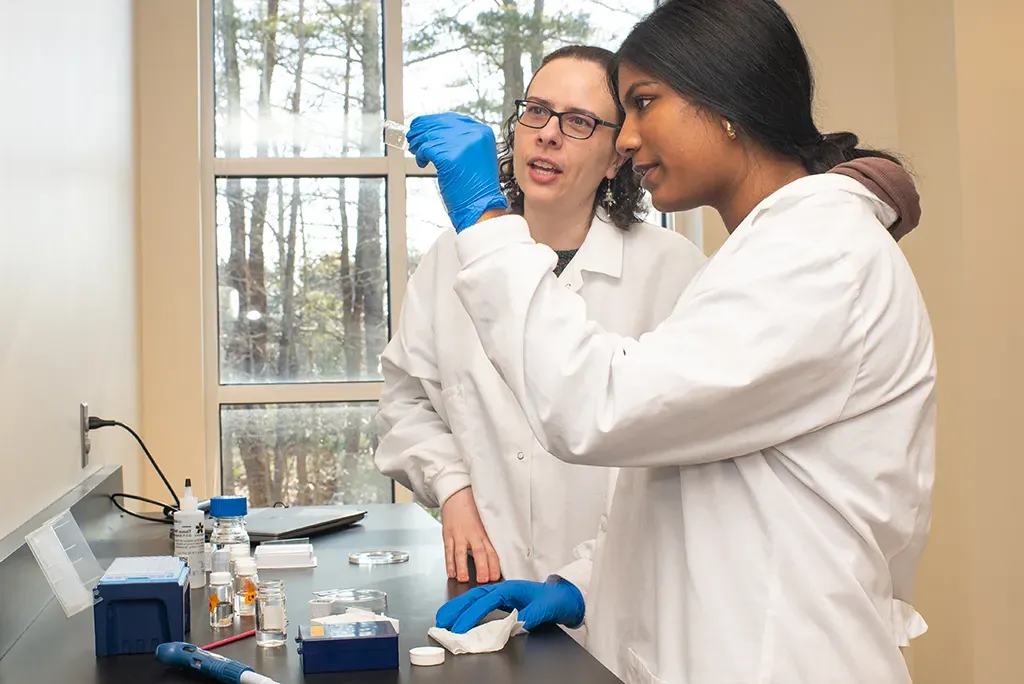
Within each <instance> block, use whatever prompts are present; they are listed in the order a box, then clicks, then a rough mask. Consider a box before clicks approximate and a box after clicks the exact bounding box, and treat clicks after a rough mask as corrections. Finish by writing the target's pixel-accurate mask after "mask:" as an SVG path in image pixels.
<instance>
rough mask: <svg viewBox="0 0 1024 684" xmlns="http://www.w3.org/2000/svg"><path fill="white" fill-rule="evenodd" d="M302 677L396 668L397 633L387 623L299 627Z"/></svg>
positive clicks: (345, 623) (341, 623) (346, 623)
mask: <svg viewBox="0 0 1024 684" xmlns="http://www.w3.org/2000/svg"><path fill="white" fill-rule="evenodd" d="M295 640H296V641H297V642H298V643H299V656H300V657H301V658H302V671H303V673H305V674H314V673H318V672H354V671H361V670H396V669H398V632H396V631H395V628H394V626H393V625H392V624H391V623H390V622H339V623H333V624H328V625H299V636H298V637H297V638H296V639H295Z"/></svg>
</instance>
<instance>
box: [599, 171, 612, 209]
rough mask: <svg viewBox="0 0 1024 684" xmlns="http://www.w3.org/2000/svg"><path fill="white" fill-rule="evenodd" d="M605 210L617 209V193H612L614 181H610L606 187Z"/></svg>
mask: <svg viewBox="0 0 1024 684" xmlns="http://www.w3.org/2000/svg"><path fill="white" fill-rule="evenodd" d="M602 204H604V208H605V209H607V210H608V211H611V210H612V209H613V208H614V207H615V193H614V192H612V179H611V178H609V179H608V184H607V185H606V186H604V201H603V202H602Z"/></svg>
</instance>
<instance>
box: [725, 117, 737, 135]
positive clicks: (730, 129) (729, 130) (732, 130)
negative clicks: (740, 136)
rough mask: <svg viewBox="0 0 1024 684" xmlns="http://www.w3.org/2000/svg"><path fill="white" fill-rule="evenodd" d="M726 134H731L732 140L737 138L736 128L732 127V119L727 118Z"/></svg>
mask: <svg viewBox="0 0 1024 684" xmlns="http://www.w3.org/2000/svg"><path fill="white" fill-rule="evenodd" d="M725 134H726V135H727V136H729V139H730V140H735V139H736V129H735V128H733V127H732V121H729V120H728V119H726V120H725Z"/></svg>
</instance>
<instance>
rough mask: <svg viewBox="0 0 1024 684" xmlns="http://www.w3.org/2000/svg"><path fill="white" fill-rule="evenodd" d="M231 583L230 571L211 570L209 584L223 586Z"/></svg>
mask: <svg viewBox="0 0 1024 684" xmlns="http://www.w3.org/2000/svg"><path fill="white" fill-rule="evenodd" d="M228 584H231V573H230V572H211V573H210V586H225V585H228Z"/></svg>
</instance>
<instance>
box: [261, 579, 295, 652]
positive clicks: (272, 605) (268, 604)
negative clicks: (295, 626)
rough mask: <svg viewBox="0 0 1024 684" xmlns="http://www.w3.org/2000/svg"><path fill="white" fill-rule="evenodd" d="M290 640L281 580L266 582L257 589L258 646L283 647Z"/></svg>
mask: <svg viewBox="0 0 1024 684" xmlns="http://www.w3.org/2000/svg"><path fill="white" fill-rule="evenodd" d="M287 639H288V610H287V600H286V598H285V593H284V582H283V581H281V580H264V581H263V582H260V583H259V584H258V585H257V587H256V645H257V646H262V647H263V648H272V647H274V646H283V645H284V644H285V642H286V641H287Z"/></svg>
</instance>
